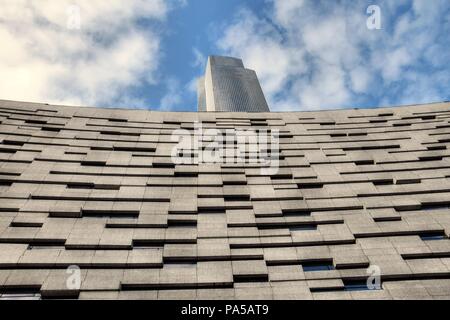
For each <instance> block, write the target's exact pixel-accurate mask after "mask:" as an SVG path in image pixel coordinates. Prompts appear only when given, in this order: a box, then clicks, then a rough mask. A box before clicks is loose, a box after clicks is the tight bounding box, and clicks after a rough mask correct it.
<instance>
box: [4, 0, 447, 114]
mask: <svg viewBox="0 0 450 320" xmlns="http://www.w3.org/2000/svg"><path fill="white" fill-rule="evenodd" d="M370 5H376V6H378V8H379V9H380V11H379V13H380V14H379V17H380V20H378V19H376V20H373V19H374V18H377V17H378V15H377V13H376V11H369V12H367V9H368V7H369V6H370ZM368 19H369V26H372V27H371V28H368ZM378 22H379V23H380V26H381V29H377V28H375V29H374V28H373V27H374V26H376V24H377V23H378ZM0 43H2V48H1V50H0V75H1V76H2V81H1V82H0V99H11V100H22V101H37V102H49V103H58V104H69V105H87V106H102V107H130V108H148V109H153V110H157V109H159V110H180V111H181V110H183V111H194V110H195V109H196V89H195V80H196V78H197V77H198V76H200V75H201V74H202V72H203V70H204V67H205V62H206V57H207V56H208V55H210V54H225V55H232V56H236V57H241V58H242V59H243V60H244V64H245V65H246V67H248V68H251V69H254V70H256V72H257V74H258V76H259V78H260V81H261V84H262V87H263V90H264V92H265V95H266V98H267V100H268V102H269V106H270V107H271V109H272V110H275V111H282V110H317V109H336V108H345V107H363V108H367V107H375V106H389V105H402V104H414V103H427V102H436V101H446V100H450V1H449V0H372V1H365V0H348V1H345V0H342V1H332V0H326V1H323V0H220V1H219V0H127V1H119V0H108V1H103V0H39V1H31V0H0Z"/></svg>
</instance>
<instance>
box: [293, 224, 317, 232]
mask: <svg viewBox="0 0 450 320" xmlns="http://www.w3.org/2000/svg"><path fill="white" fill-rule="evenodd" d="M307 230H317V226H316V225H302V226H293V227H289V231H307Z"/></svg>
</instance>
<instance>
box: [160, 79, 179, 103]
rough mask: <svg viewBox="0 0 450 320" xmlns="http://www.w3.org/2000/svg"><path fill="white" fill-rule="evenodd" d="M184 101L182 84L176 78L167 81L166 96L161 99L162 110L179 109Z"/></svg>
mask: <svg viewBox="0 0 450 320" xmlns="http://www.w3.org/2000/svg"><path fill="white" fill-rule="evenodd" d="M181 101H182V91H181V86H180V82H179V80H178V79H176V78H168V79H167V80H166V94H165V95H164V96H163V97H162V98H161V102H160V106H159V109H160V110H164V111H170V110H172V109H174V108H175V107H177V106H178V105H179V104H180V103H181Z"/></svg>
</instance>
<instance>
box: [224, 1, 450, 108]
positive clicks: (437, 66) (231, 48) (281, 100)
mask: <svg viewBox="0 0 450 320" xmlns="http://www.w3.org/2000/svg"><path fill="white" fill-rule="evenodd" d="M268 3H269V6H270V8H268V9H267V10H265V11H264V13H258V14H257V13H255V12H252V11H250V10H248V9H244V10H242V11H241V12H239V13H238V14H237V15H236V17H235V19H234V20H233V21H231V22H230V23H229V24H228V25H226V26H225V28H224V30H223V36H222V37H221V38H219V39H218V41H217V46H218V48H219V49H221V50H222V52H223V53H224V54H230V55H234V56H238V57H242V58H243V60H244V63H245V64H246V66H247V67H250V68H253V69H255V70H256V72H257V74H258V77H259V78H260V81H261V84H262V87H263V90H264V92H265V94H266V98H267V100H268V102H269V105H270V107H271V109H272V110H299V109H323V108H339V107H353V106H355V104H359V102H366V103H375V104H378V105H382V104H383V103H384V104H388V105H395V104H401V103H403V102H405V101H408V102H411V98H412V97H415V98H416V99H417V102H426V101H428V102H429V101H436V100H440V99H444V98H445V97H448V90H449V85H448V82H447V83H445V82H444V83H442V82H440V81H442V80H445V79H446V78H445V75H446V74H447V75H448V74H449V72H448V68H449V67H448V65H449V64H450V53H449V51H448V41H449V34H450V22H449V19H448V16H449V14H450V7H449V6H448V0H436V1H435V2H433V5H431V4H430V3H429V2H428V1H426V0H410V1H408V0H402V1H395V2H394V1H387V0H386V1H384V0H380V1H379V3H378V4H379V5H380V7H381V15H382V30H368V29H367V27H366V19H367V18H368V16H367V15H366V8H367V6H368V4H367V2H366V1H363V0H359V1H351V2H329V1H320V0H317V1H312V0H311V1H308V0H269V1H268ZM405 6H406V7H408V6H410V7H411V8H410V10H407V11H404V10H403V9H401V8H404V7H405ZM433 75H435V76H433ZM447 78H448V77H447ZM438 79H439V80H438ZM393 84H394V85H393ZM413 88H416V90H417V91H416V92H418V93H415V94H412V93H413V91H414V90H413ZM420 97H423V98H420Z"/></svg>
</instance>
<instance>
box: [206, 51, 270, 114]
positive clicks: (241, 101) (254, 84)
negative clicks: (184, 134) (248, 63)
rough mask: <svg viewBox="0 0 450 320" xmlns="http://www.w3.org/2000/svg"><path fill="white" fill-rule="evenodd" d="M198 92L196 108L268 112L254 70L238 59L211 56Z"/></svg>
mask: <svg viewBox="0 0 450 320" xmlns="http://www.w3.org/2000/svg"><path fill="white" fill-rule="evenodd" d="M197 93H198V111H225V112H236V111H237V112H239V111H241V112H270V110H269V107H268V105H267V102H266V98H265V97H264V93H263V91H262V89H261V85H260V84H259V81H258V77H257V75H256V72H255V71H253V70H249V69H246V68H245V67H244V64H243V63H242V60H241V59H237V58H231V57H220V56H210V57H209V58H208V63H207V65H206V72H205V76H204V77H201V78H200V79H199V81H198V84H197Z"/></svg>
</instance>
